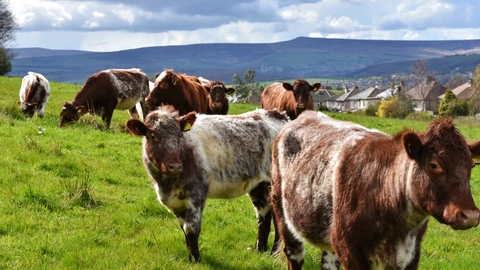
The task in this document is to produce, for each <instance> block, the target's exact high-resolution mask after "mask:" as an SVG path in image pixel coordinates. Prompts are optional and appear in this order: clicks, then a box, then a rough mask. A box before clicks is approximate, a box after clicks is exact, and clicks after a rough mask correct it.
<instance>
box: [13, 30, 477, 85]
mask: <svg viewBox="0 0 480 270" xmlns="http://www.w3.org/2000/svg"><path fill="white" fill-rule="evenodd" d="M12 51H13V52H14V53H17V57H16V58H15V59H13V60H12V66H13V68H12V72H10V73H9V74H8V75H10V76H18V77H23V76H24V75H25V74H26V73H27V72H28V71H36V72H40V73H42V74H44V75H45V76H46V77H47V78H48V79H49V80H51V81H57V82H68V83H79V84H82V83H83V82H84V80H85V79H86V78H87V77H89V76H90V75H91V74H93V73H95V72H97V71H99V70H101V69H106V68H132V67H138V68H142V69H143V70H144V71H145V72H147V74H148V75H149V76H150V77H153V76H154V74H155V73H157V72H161V71H163V70H164V69H166V68H174V70H175V71H176V72H179V73H187V74H191V75H196V76H202V77H206V78H210V79H221V80H223V81H224V82H225V83H231V80H232V77H233V74H235V73H238V74H239V75H240V76H242V75H243V74H244V73H245V71H246V70H247V69H248V68H253V69H254V70H255V71H256V77H255V80H256V81H267V80H282V79H292V78H299V77H305V78H307V77H310V78H312V77H314V78H327V77H330V78H338V77H361V76H374V75H381V74H380V73H385V72H387V70H388V72H393V73H395V72H398V71H399V70H400V69H399V67H402V70H406V69H407V67H408V68H410V67H411V64H412V63H413V62H414V61H415V60H417V59H423V58H429V59H435V60H434V61H435V65H433V64H430V65H429V67H430V68H432V69H433V70H435V72H436V73H449V72H451V71H452V69H455V68H458V69H461V70H469V71H471V72H473V71H474V70H475V66H476V65H478V63H480V61H479V58H478V55H477V54H480V40H453V41H387V40H354V39H326V38H306V37H299V38H296V39H293V40H290V41H285V42H277V43H260V44H250V43H249V44H243V43H213V44H194V45H182V46H158V47H146V48H139V49H132V50H123V51H117V52H87V51H68V50H59V51H56V50H46V49H41V48H21V49H12ZM447 56H448V57H447ZM432 61H433V60H432ZM437 61H438V62H437ZM399 63H401V65H399ZM386 67H388V69H387V68H386ZM437 69H438V70H437ZM407 72H408V71H407ZM390 74H391V73H390Z"/></svg>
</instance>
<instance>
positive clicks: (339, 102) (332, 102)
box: [327, 86, 360, 112]
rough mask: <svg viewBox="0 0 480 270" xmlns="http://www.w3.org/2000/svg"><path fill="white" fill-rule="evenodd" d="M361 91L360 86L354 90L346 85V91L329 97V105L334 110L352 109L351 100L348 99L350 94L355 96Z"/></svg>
mask: <svg viewBox="0 0 480 270" xmlns="http://www.w3.org/2000/svg"><path fill="white" fill-rule="evenodd" d="M359 92H360V89H359V88H358V86H355V87H354V88H353V89H352V90H349V89H348V86H346V87H345V91H344V92H343V93H342V94H340V95H338V96H332V97H331V98H329V99H327V107H328V109H329V110H332V111H340V112H342V111H348V110H351V108H350V102H349V101H348V100H347V99H348V98H349V97H350V96H354V95H356V94H358V93H359Z"/></svg>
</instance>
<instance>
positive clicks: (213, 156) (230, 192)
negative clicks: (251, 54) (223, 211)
mask: <svg viewBox="0 0 480 270" xmlns="http://www.w3.org/2000/svg"><path fill="white" fill-rule="evenodd" d="M287 121H288V118H287V116H286V114H285V113H280V112H278V111H276V110H272V111H265V110H256V111H253V112H248V113H244V114H241V115H205V114H196V113H195V112H190V113H188V114H186V115H184V116H182V117H179V114H178V112H176V111H174V109H173V107H172V106H171V105H167V106H163V107H160V108H159V109H158V110H155V111H152V112H150V113H149V114H148V115H147V118H146V119H145V123H142V122H141V121H139V120H136V119H130V120H129V121H128V122H127V124H126V125H127V128H128V129H129V130H130V132H131V133H132V134H134V135H137V136H143V162H144V165H145V169H146V170H147V172H148V174H149V175H150V177H151V179H152V180H153V182H154V186H155V190H156V192H157V198H158V200H159V201H160V203H162V204H163V205H164V206H165V207H166V208H167V209H168V210H169V211H172V212H173V213H174V214H175V215H176V216H177V219H178V222H179V223H180V226H181V227H182V229H183V231H184V234H185V239H186V243H187V247H188V248H189V250H190V260H192V261H194V262H198V261H199V260H200V252H199V249H198V238H199V235H200V231H201V222H202V212H203V208H204V206H205V201H206V199H207V198H223V199H231V198H235V197H239V196H241V195H243V194H248V196H249V197H250V199H251V201H252V204H253V206H254V208H255V211H256V213H257V219H258V235H257V241H256V244H255V247H256V249H258V250H260V251H265V250H267V242H268V235H269V232H270V225H271V218H272V214H271V206H270V203H269V196H268V193H269V183H270V169H271V159H272V155H271V147H272V145H273V141H274V140H275V137H276V136H277V134H278V133H279V132H280V130H281V128H282V127H283V125H284V124H285V123H286V122H287ZM187 131H188V132H187Z"/></svg>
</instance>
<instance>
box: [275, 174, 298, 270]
mask: <svg viewBox="0 0 480 270" xmlns="http://www.w3.org/2000/svg"><path fill="white" fill-rule="evenodd" d="M272 171H273V173H272V183H273V185H272V192H271V197H270V198H271V202H272V209H273V214H274V222H275V223H276V230H278V235H279V236H281V238H282V239H281V240H282V241H281V242H280V241H278V238H277V237H275V239H276V241H277V242H274V244H273V248H272V254H273V253H278V252H281V250H277V249H279V248H280V246H284V248H283V252H284V253H285V255H286V257H287V263H288V269H289V270H296V269H302V266H303V264H304V262H305V249H304V246H303V243H302V242H301V241H299V240H298V239H297V238H296V237H295V236H294V235H293V234H292V232H290V230H289V228H288V225H287V223H286V221H285V216H284V213H283V205H282V204H283V203H282V191H281V185H280V183H281V179H275V178H276V177H278V176H277V174H276V173H275V171H274V170H272ZM274 248H275V249H274Z"/></svg>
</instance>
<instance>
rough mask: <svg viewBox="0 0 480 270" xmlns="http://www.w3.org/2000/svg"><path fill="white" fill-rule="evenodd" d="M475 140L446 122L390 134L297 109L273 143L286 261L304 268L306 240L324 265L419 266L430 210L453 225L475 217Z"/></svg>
mask: <svg viewBox="0 0 480 270" xmlns="http://www.w3.org/2000/svg"><path fill="white" fill-rule="evenodd" d="M479 142H480V141H477V142H475V143H471V144H468V143H467V142H466V141H465V138H464V137H463V136H462V135H461V134H460V132H459V131H458V130H457V129H456V127H455V126H454V125H453V123H452V120H451V119H446V120H443V119H437V120H435V121H433V122H432V123H430V124H429V126H428V128H427V131H426V132H424V133H421V132H414V131H411V130H408V129H405V130H403V131H401V132H399V133H397V134H396V135H394V136H389V135H386V134H384V133H382V132H379V131H376V130H372V129H367V128H365V127H362V126H360V125H358V124H354V123H349V122H342V121H339V120H334V119H332V118H330V117H328V116H326V115H324V114H322V113H320V112H314V111H308V112H303V113H302V114H301V115H300V116H299V117H298V118H297V119H296V120H295V121H291V122H290V123H288V124H286V125H285V126H284V128H283V130H282V131H281V132H280V134H279V135H278V137H277V139H276V140H275V143H274V146H273V150H272V191H271V202H272V207H273V211H274V214H275V219H276V221H277V228H278V231H279V234H280V235H281V239H282V241H283V244H284V249H283V251H284V253H285V254H286V257H287V260H288V268H289V269H301V268H302V265H303V263H304V252H305V251H304V246H303V245H304V244H303V242H308V243H311V244H313V245H314V246H316V247H318V248H320V249H322V250H323V257H322V269H338V268H339V264H340V265H342V267H343V269H347V270H348V269H417V268H418V263H419V260H420V246H421V241H422V237H423V235H424V234H425V231H426V228H427V222H428V218H429V216H433V217H434V218H435V219H436V220H438V221H439V222H440V223H443V224H446V225H449V226H450V227H451V228H453V229H454V230H464V229H469V228H472V227H476V226H477V225H478V223H479V216H480V211H479V210H478V208H477V207H476V206H475V203H474V200H473V197H472V193H471V191H470V183H469V182H470V175H471V169H472V167H473V166H474V163H473V160H472V156H475V157H476V156H478V155H480V143H479ZM279 246H282V245H279Z"/></svg>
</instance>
